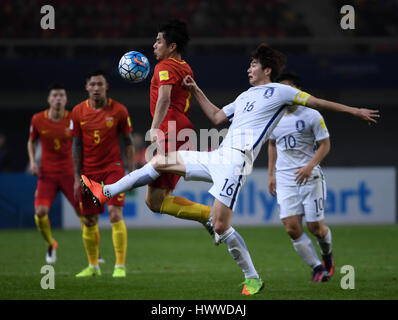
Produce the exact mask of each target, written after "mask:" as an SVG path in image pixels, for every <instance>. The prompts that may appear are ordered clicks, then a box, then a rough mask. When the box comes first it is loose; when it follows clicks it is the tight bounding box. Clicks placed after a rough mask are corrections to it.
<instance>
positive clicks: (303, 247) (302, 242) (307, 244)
mask: <svg viewBox="0 0 398 320" xmlns="http://www.w3.org/2000/svg"><path fill="white" fill-rule="evenodd" d="M292 243H293V247H294V249H295V250H296V252H297V253H298V254H299V256H300V257H301V258H302V259H303V260H304V261H305V262H306V263H307V264H308V265H309V266H310V267H311V268H312V269H314V268H315V267H316V266H318V265H320V264H321V261H319V258H318V255H317V254H316V251H315V247H314V244H313V243H312V241H311V239H310V238H309V237H308V236H307V235H306V234H305V233H303V234H302V235H301V237H299V238H297V239H296V240H292Z"/></svg>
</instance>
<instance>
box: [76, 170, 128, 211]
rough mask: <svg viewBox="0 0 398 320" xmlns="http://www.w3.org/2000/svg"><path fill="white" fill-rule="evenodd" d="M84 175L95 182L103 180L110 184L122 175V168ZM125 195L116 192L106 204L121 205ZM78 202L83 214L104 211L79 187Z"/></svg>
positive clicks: (102, 207)
mask: <svg viewBox="0 0 398 320" xmlns="http://www.w3.org/2000/svg"><path fill="white" fill-rule="evenodd" d="M86 176H87V177H89V178H90V179H92V180H94V181H97V182H103V183H104V184H111V183H115V182H116V181H118V180H120V179H121V178H123V177H124V170H123V169H122V168H120V169H117V170H111V171H106V172H102V173H99V174H86ZM125 196H126V194H125V193H121V194H118V195H117V196H114V197H113V198H111V199H110V200H109V201H108V202H107V204H108V205H111V206H120V207H123V206H124V198H125ZM79 204H80V212H81V214H82V215H83V216H85V215H91V214H100V213H104V212H105V208H104V206H101V207H98V206H97V205H95V204H94V202H93V198H92V197H91V196H90V195H89V194H87V193H85V192H83V191H82V189H80V191H79Z"/></svg>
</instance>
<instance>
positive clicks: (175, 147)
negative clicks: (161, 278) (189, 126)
mask: <svg viewBox="0 0 398 320" xmlns="http://www.w3.org/2000/svg"><path fill="white" fill-rule="evenodd" d="M160 144H161V148H162V150H164V151H165V153H168V152H173V151H179V150H180V149H181V150H184V151H188V150H193V146H192V145H190V144H188V143H187V140H186V141H177V142H176V143H175V142H174V143H173V142H172V141H168V140H163V141H161V143H160ZM180 178H181V176H180V175H178V174H174V173H162V174H161V175H160V177H159V178H157V179H156V180H154V181H152V182H151V183H150V184H148V186H149V187H152V188H159V189H170V190H174V189H175V187H176V185H177V183H178V181H179V180H180Z"/></svg>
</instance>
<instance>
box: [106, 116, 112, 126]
mask: <svg viewBox="0 0 398 320" xmlns="http://www.w3.org/2000/svg"><path fill="white" fill-rule="evenodd" d="M105 123H106V126H107V127H108V128H112V126H113V117H107V118H106V119H105Z"/></svg>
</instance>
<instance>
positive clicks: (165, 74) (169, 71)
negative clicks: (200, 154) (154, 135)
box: [150, 58, 194, 138]
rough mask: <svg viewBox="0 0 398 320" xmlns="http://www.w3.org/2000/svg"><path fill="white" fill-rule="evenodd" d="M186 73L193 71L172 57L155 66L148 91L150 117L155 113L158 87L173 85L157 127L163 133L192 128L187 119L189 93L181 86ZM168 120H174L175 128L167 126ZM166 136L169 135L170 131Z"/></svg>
mask: <svg viewBox="0 0 398 320" xmlns="http://www.w3.org/2000/svg"><path fill="white" fill-rule="evenodd" d="M187 75H190V76H191V77H193V72H192V69H191V67H190V66H189V65H188V63H186V62H185V61H184V60H178V59H173V58H169V59H164V60H162V61H160V62H159V63H158V64H157V65H156V66H155V70H154V73H153V77H152V80H151V92H150V96H151V114H152V117H153V116H154V114H155V109H156V103H157V101H158V93H159V87H160V86H162V85H166V84H171V85H173V88H172V89H171V97H170V106H169V109H168V111H167V114H166V116H165V118H164V120H163V121H162V123H161V124H160V127H159V129H161V130H162V131H163V132H165V133H166V132H168V131H170V130H176V133H178V132H179V131H180V130H182V129H184V128H190V129H193V128H194V126H193V124H192V122H191V121H190V120H189V119H188V115H189V111H190V106H191V93H190V92H189V91H187V90H185V89H184V88H183V87H182V86H181V82H182V80H183V79H184V78H185V76H187ZM169 121H175V122H176V128H175V129H174V128H170V127H168V122H169ZM168 136H170V132H169V134H168ZM166 138H167V136H166Z"/></svg>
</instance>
